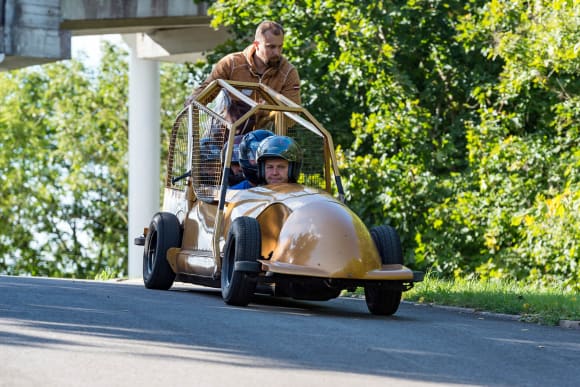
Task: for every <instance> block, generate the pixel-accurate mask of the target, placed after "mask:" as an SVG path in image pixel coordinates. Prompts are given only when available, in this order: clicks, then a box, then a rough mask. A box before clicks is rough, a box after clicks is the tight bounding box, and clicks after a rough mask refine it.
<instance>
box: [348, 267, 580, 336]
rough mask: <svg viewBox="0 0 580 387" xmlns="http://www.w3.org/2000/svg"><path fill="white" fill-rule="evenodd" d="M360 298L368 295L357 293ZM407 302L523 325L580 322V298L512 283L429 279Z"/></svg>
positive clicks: (405, 295)
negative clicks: (508, 317) (508, 318)
mask: <svg viewBox="0 0 580 387" xmlns="http://www.w3.org/2000/svg"><path fill="white" fill-rule="evenodd" d="M356 294H364V290H363V289H362V288H361V289H357V291H356ZM403 299H404V300H406V301H412V302H417V303H421V304H435V305H446V306H460V307H465V308H473V309H475V310H478V311H488V312H496V313H505V314H514V315H519V316H521V320H522V321H528V322H536V323H540V324H545V325H557V324H558V323H559V321H560V320H574V321H577V320H580V294H579V293H577V292H571V291H565V290H563V289H560V288H539V287H533V286H529V285H527V286H526V285H523V284H520V283H517V282H508V281H496V280H493V281H487V280H486V281H484V280H447V279H439V278H436V277H435V276H433V275H429V274H428V275H426V276H425V280H424V281H423V282H419V283H417V284H415V287H414V288H413V289H411V290H409V291H407V292H405V293H403Z"/></svg>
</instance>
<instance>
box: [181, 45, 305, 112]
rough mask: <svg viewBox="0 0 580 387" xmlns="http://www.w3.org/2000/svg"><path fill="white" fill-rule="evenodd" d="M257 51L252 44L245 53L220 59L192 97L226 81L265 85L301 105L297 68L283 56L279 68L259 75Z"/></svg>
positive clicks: (273, 68)
mask: <svg viewBox="0 0 580 387" xmlns="http://www.w3.org/2000/svg"><path fill="white" fill-rule="evenodd" d="M255 51H256V47H254V45H253V44H252V45H250V46H248V47H246V49H245V50H244V51H241V52H235V53H232V54H229V55H226V56H225V57H223V58H222V59H220V60H219V62H217V63H216V65H215V66H214V68H213V70H212V72H211V74H210V75H209V77H207V79H206V80H205V81H204V82H203V83H202V84H201V85H200V86H199V87H197V88H196V89H195V90H194V91H193V93H192V96H193V97H194V98H195V97H197V96H198V95H199V94H200V93H201V92H202V91H203V90H204V89H205V88H206V86H207V85H208V84H210V83H211V82H212V81H213V80H214V79H226V80H231V81H240V82H256V83H263V84H265V85H266V86H268V87H270V88H272V89H274V90H275V91H277V92H279V93H280V94H282V95H284V96H286V97H288V98H290V99H291V100H292V101H294V102H296V103H297V104H299V105H300V77H299V76H298V71H297V70H296V68H294V66H293V65H292V64H291V63H290V62H288V60H287V59H286V58H285V57H283V56H282V57H281V58H280V63H279V65H278V66H276V67H268V68H267V69H266V71H264V73H263V74H258V73H257V72H256V66H255V64H254V52H255ZM253 97H255V96H253Z"/></svg>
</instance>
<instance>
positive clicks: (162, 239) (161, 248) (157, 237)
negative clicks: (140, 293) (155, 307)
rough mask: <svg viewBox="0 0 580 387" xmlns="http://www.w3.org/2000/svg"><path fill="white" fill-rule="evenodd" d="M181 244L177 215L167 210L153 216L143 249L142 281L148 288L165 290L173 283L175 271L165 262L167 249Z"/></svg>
mask: <svg viewBox="0 0 580 387" xmlns="http://www.w3.org/2000/svg"><path fill="white" fill-rule="evenodd" d="M180 246H181V227H180V226H179V220H177V217H176V216H175V215H173V214H171V213H169V212H158V213H157V214H155V215H154V216H153V219H152V220H151V224H150V225H149V231H148V233H147V237H146V238H145V247H144V249H143V282H144V283H145V287H146V288H148V289H160V290H167V289H169V288H170V287H171V285H173V281H174V280H175V273H174V272H173V270H171V266H169V262H167V250H169V249H170V248H172V247H180Z"/></svg>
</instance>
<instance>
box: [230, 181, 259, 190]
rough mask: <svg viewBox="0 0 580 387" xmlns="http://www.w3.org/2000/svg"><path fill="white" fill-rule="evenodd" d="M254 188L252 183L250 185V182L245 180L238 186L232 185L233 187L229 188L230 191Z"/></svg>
mask: <svg viewBox="0 0 580 387" xmlns="http://www.w3.org/2000/svg"><path fill="white" fill-rule="evenodd" d="M252 187H254V186H253V185H252V183H250V181H249V180H243V181H241V182H239V183H238V184H236V185H232V186H231V187H228V189H248V188H252Z"/></svg>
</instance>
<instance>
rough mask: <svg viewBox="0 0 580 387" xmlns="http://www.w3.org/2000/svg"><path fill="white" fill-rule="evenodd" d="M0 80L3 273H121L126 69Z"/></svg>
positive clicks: (35, 72) (109, 59)
mask: <svg viewBox="0 0 580 387" xmlns="http://www.w3.org/2000/svg"><path fill="white" fill-rule="evenodd" d="M104 50H105V52H104V57H103V62H102V65H101V69H100V71H99V73H98V75H97V76H95V77H90V76H88V75H87V74H88V70H87V69H85V68H84V67H83V65H82V64H81V63H79V62H75V61H70V62H59V63H55V64H51V65H46V66H44V67H33V68H27V69H23V70H19V71H14V72H9V73H2V74H0V84H1V85H2V87H0V90H1V91H0V93H1V94H2V100H3V101H4V103H3V108H2V110H1V111H0V125H1V127H2V129H1V130H0V133H1V134H0V136H2V138H1V140H0V142H1V144H2V145H1V146H0V147H1V149H2V152H1V153H0V169H1V171H2V173H1V175H2V186H1V188H0V189H1V190H2V193H1V195H0V197H1V198H2V199H1V203H0V206H1V207H2V209H3V210H2V220H1V222H2V224H4V225H9V227H4V228H3V229H2V230H1V231H0V271H1V272H4V273H8V274H15V275H18V274H31V275H44V276H73V277H81V278H92V277H94V275H95V273H98V272H99V271H101V270H103V268H106V267H114V268H118V270H120V271H123V270H124V266H125V265H126V262H125V256H126V254H127V251H126V246H127V242H126V239H127V237H126V222H127V220H126V208H127V203H126V195H127V184H126V181H127V170H126V161H125V154H126V150H127V140H126V137H127V120H126V115H127V113H126V107H125V104H124V103H120V102H121V101H125V100H126V99H127V95H126V90H125V89H126V88H123V87H119V85H124V84H126V83H127V79H126V73H127V71H126V64H123V63H122V62H120V61H119V58H120V56H121V53H120V52H119V50H118V49H116V48H114V47H111V46H106V47H104Z"/></svg>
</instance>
